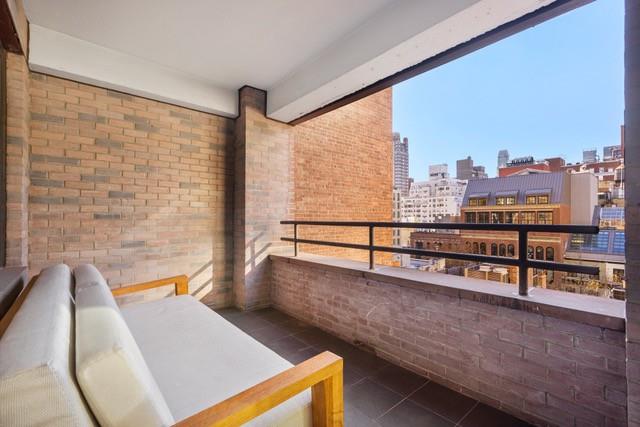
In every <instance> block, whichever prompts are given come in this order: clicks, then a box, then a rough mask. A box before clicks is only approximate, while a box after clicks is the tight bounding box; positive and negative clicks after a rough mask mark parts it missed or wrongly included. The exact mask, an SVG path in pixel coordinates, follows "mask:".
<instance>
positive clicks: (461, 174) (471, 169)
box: [456, 156, 489, 181]
mask: <svg viewBox="0 0 640 427" xmlns="http://www.w3.org/2000/svg"><path fill="white" fill-rule="evenodd" d="M488 176H489V175H487V172H486V169H485V167H484V166H480V165H477V166H474V165H473V159H472V158H471V156H467V158H466V159H460V160H458V161H456V178H458V179H464V180H467V181H468V180H471V179H484V178H487V177H488Z"/></svg>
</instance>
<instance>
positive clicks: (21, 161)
mask: <svg viewBox="0 0 640 427" xmlns="http://www.w3.org/2000/svg"><path fill="white" fill-rule="evenodd" d="M28 135H29V71H28V69H27V64H26V63H25V61H24V57H23V56H20V55H16V54H13V53H7V244H6V251H7V258H6V265H7V266H8V267H12V266H21V265H27V262H28V247H29V237H28V232H27V230H28V228H27V226H28V197H29V196H28V192H29V176H28V175H29V173H28V170H29V164H28V159H29V156H28V150H29V146H28Z"/></svg>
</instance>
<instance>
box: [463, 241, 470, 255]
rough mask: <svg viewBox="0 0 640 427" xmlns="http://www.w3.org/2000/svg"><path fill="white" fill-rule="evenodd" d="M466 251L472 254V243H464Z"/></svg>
mask: <svg viewBox="0 0 640 427" xmlns="http://www.w3.org/2000/svg"><path fill="white" fill-rule="evenodd" d="M464 250H465V252H466V253H471V242H464Z"/></svg>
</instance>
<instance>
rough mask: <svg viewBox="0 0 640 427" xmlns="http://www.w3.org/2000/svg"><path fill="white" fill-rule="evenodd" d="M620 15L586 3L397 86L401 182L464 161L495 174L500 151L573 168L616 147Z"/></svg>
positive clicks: (606, 5) (609, 6)
mask: <svg viewBox="0 0 640 427" xmlns="http://www.w3.org/2000/svg"><path fill="white" fill-rule="evenodd" d="M623 16H624V11H623V5H622V4H621V2H616V1H611V0H601V1H599V2H594V3H591V4H589V5H586V6H584V7H581V8H579V9H577V10H575V11H572V12H570V13H567V14H565V15H562V16H560V17H558V18H555V19H553V20H551V21H548V22H545V23H544V24H541V25H538V26H536V27H534V28H531V29H529V30H527V31H524V32H522V33H520V34H517V35H516V36H513V37H509V38H507V39H505V40H503V41H501V42H498V43H496V44H494V45H491V46H489V47H486V48H484V49H482V50H480V51H477V52H475V53H473V54H470V55H467V56H465V57H463V58H460V59H458V60H456V61H453V62H451V63H449V64H446V65H443V66H441V67H439V68H437V69H434V70H432V71H430V72H428V73H425V74H423V75H421V76H418V77H415V78H413V79H411V80H408V81H406V82H404V83H401V84H399V85H396V86H395V87H394V97H393V130H394V132H399V133H401V134H402V136H403V137H404V136H406V137H408V138H409V141H410V144H409V176H411V177H414V178H415V179H416V180H423V179H425V178H426V176H427V169H428V165H430V164H439V163H447V164H448V165H449V166H455V164H456V161H457V160H460V159H464V158H466V157H467V156H471V157H472V158H473V159H474V161H475V163H476V164H479V165H484V166H485V167H486V171H487V173H488V174H489V176H495V173H496V169H497V153H498V151H499V150H501V149H507V150H509V154H510V155H511V157H512V158H516V157H523V156H533V157H535V158H536V159H538V158H540V159H542V158H549V157H563V158H565V159H566V161H567V163H575V162H579V161H582V151H583V150H588V149H592V148H597V150H598V152H599V153H601V152H602V148H603V147H605V146H609V145H617V144H619V143H620V138H619V128H620V125H621V124H622V123H623V111H624V102H623V69H624V68H623ZM496 64H499V65H498V66H496ZM470 70H472V72H470Z"/></svg>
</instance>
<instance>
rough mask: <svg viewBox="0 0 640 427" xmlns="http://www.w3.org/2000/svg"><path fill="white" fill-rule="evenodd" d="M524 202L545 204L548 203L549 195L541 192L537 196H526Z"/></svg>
mask: <svg viewBox="0 0 640 427" xmlns="http://www.w3.org/2000/svg"><path fill="white" fill-rule="evenodd" d="M525 203H526V204H527V205H547V204H549V195H548V194H541V195H539V196H527V198H526V200H525Z"/></svg>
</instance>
